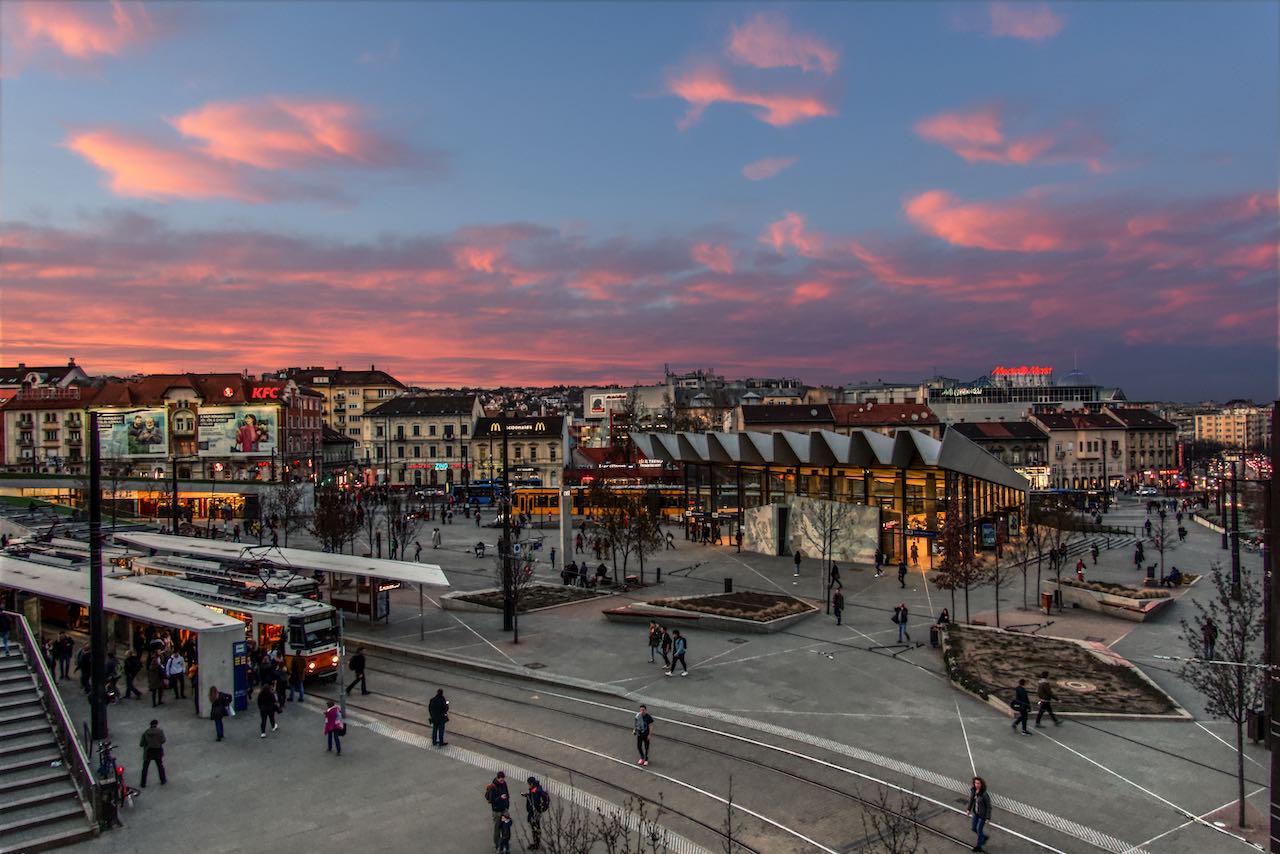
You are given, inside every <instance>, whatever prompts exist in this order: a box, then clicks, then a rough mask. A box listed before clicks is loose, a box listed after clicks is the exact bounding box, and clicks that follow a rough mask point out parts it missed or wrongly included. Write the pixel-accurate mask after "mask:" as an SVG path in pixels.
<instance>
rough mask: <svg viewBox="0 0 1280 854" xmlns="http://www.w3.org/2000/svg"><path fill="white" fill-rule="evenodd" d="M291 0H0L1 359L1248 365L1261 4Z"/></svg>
mask: <svg viewBox="0 0 1280 854" xmlns="http://www.w3.org/2000/svg"><path fill="white" fill-rule="evenodd" d="M299 9H300V7H299V6H298V5H296V4H272V3H262V4H217V3H207V4H164V3H138V2H123V0H122V2H115V3H106V2H103V3H83V4H67V3H54V4H48V3H23V2H19V3H7V4H5V5H4V6H3V8H2V9H0V15H3V24H4V26H3V31H4V45H3V47H4V53H3V57H2V59H0V62H2V65H0V76H2V77H3V79H4V82H5V95H6V97H5V99H4V102H3V104H2V105H0V134H2V136H0V138H2V140H3V143H4V144H3V146H2V147H0V168H2V170H3V173H4V175H5V179H6V180H5V182H4V192H3V202H4V206H3V208H4V209H3V216H4V219H3V224H2V225H0V247H2V250H3V251H2V253H0V275H3V279H4V282H5V288H4V294H3V304H2V308H3V316H2V318H0V324H2V325H0V351H2V353H0V360H2V361H4V362H7V363H13V362H16V361H19V360H21V361H25V362H26V363H28V364H37V363H39V364H58V363H64V362H65V361H66V359H67V357H69V356H75V357H76V358H77V360H78V361H79V362H81V363H83V364H84V365H86V366H87V367H89V369H90V370H92V371H94V372H95V373H116V372H129V373H132V372H134V371H143V372H159V371H181V370H197V371H202V370H217V369H228V368H229V369H233V370H240V369H247V370H249V371H251V372H253V373H262V372H265V371H270V370H275V369H278V368H281V367H285V366H287V365H302V366H305V365H311V364H324V365H328V366H334V365H338V364H342V365H344V366H346V367H348V368H357V367H360V366H362V365H367V364H370V363H376V364H377V365H378V366H379V367H380V368H384V369H386V370H388V371H389V372H390V373H392V374H393V375H396V376H398V377H400V378H401V379H404V380H406V381H410V382H413V381H419V382H427V383H430V384H433V385H458V384H463V383H465V384H468V385H479V386H497V385H510V384H519V385H546V384H555V383H561V382H563V383H572V384H595V383H606V382H610V381H613V382H620V383H623V384H630V383H632V382H646V381H651V380H652V379H653V378H654V377H655V375H656V374H657V366H660V365H662V364H663V363H671V364H678V365H685V366H702V365H709V366H712V367H714V368H715V369H716V370H717V371H718V372H719V373H723V374H726V375H749V374H764V375H788V376H800V377H802V378H803V379H804V380H805V381H806V382H810V383H814V384H833V383H845V382H850V381H858V380H862V379H874V378H877V377H884V378H886V379H890V378H892V379H895V380H899V379H908V378H924V377H926V376H930V375H932V374H934V373H935V372H942V373H944V374H947V375H950V376H956V377H959V378H967V377H973V376H978V375H981V374H984V373H986V372H987V371H989V370H990V368H991V367H992V366H994V365H997V364H1023V363H1028V364H1052V365H1054V366H1055V367H1056V368H1057V371H1058V374H1059V376H1061V375H1063V374H1065V373H1067V372H1068V371H1069V370H1070V369H1071V368H1072V367H1073V366H1075V365H1078V366H1079V367H1080V368H1081V369H1083V370H1085V371H1087V372H1089V373H1090V374H1092V375H1093V377H1094V379H1095V381H1097V382H1099V383H1101V384H1104V385H1112V386H1119V387H1121V388H1123V389H1125V390H1126V392H1128V393H1129V394H1130V396H1131V397H1132V396H1135V395H1136V396H1137V397H1139V398H1141V399H1171V400H1190V399H1203V398H1218V399H1227V398H1231V397H1249V398H1254V399H1258V400H1268V399H1271V398H1273V397H1274V396H1275V395H1276V355H1277V348H1276V330H1277V322H1278V319H1277V311H1276V284H1277V281H1276V279H1277V260H1276V239H1277V235H1278V233H1280V232H1278V230H1277V194H1276V187H1277V165H1276V161H1275V156H1274V155H1275V151H1276V150H1277V145H1278V144H1280V133H1278V132H1277V116H1276V111H1275V109H1274V104H1275V103H1276V101H1277V97H1280V85H1278V84H1277V77H1276V74H1275V71H1276V67H1277V64H1278V63H1280V55H1278V53H1277V46H1276V43H1275V40H1274V38H1273V34H1274V32H1275V31H1276V27H1277V24H1278V23H1280V19H1278V12H1277V8H1276V7H1275V6H1274V5H1273V4H1252V3H1222V4H1213V5H1210V4H1205V5H1189V4H1165V5H1155V4H1110V5H1108V6H1106V7H1103V6H1095V5H1084V4H1035V3H1032V4H1007V3H985V4H978V3H975V4H909V5H903V6H883V5H871V4H860V5H835V4H824V5H806V4H794V5H787V6H785V7H781V6H764V5H749V6H747V5H728V4H687V5H679V6H674V5H673V6H667V5H660V6H654V5H639V4H635V5H622V4H608V5H600V6H591V5H583V4H569V5H564V6H556V5H546V6H534V5H528V4H512V5H508V4H498V3H493V4H481V5H469V6H463V5H445V4H414V3H396V4H359V5H356V4H333V5H324V6H313V7H308V12H307V14H306V15H305V16H304V15H302V14H300V12H299Z"/></svg>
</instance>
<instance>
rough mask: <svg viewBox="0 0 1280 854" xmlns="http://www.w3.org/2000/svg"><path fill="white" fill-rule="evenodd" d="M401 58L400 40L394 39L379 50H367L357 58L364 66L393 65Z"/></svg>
mask: <svg viewBox="0 0 1280 854" xmlns="http://www.w3.org/2000/svg"><path fill="white" fill-rule="evenodd" d="M399 58H400V39H399V38H393V39H391V40H390V41H389V42H387V43H386V45H385V46H384V47H382V48H380V49H377V50H366V51H364V52H362V53H361V54H360V56H359V57H357V61H358V62H360V63H361V64H362V65H382V66H387V65H392V64H394V63H395V61H396V60H397V59H399Z"/></svg>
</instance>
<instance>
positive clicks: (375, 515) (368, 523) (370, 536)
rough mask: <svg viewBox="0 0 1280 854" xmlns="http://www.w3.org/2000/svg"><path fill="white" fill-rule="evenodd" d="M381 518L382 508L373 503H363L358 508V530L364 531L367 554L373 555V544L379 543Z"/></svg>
mask: <svg viewBox="0 0 1280 854" xmlns="http://www.w3.org/2000/svg"><path fill="white" fill-rule="evenodd" d="M381 516H382V507H381V505H379V504H378V503H377V502H375V501H365V502H364V504H362V505H361V506H360V515H359V519H360V528H361V530H363V531H364V536H365V539H366V540H367V541H368V543H369V554H370V555H372V554H373V553H374V548H373V547H374V543H377V542H381V541H380V540H379V539H378V531H379V530H380V528H379V525H378V523H379V521H380V520H381Z"/></svg>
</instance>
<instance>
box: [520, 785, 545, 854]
mask: <svg viewBox="0 0 1280 854" xmlns="http://www.w3.org/2000/svg"><path fill="white" fill-rule="evenodd" d="M527 782H528V784H529V791H527V792H525V793H524V799H525V800H524V809H525V812H526V813H527V816H528V819H529V837H530V839H529V846H528V850H529V851H537V850H538V849H539V848H541V847H542V814H543V813H544V812H546V811H547V810H549V809H551V796H550V795H548V794H547V791H546V789H544V788H542V784H541V783H539V782H538V778H537V777H530V778H529V779H528V781H527Z"/></svg>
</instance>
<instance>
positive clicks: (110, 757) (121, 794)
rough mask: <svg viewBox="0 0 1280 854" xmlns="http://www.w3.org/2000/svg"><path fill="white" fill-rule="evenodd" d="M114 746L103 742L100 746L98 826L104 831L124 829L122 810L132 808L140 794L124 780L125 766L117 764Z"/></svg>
mask: <svg viewBox="0 0 1280 854" xmlns="http://www.w3.org/2000/svg"><path fill="white" fill-rule="evenodd" d="M112 747H113V745H112V744H111V742H109V741H103V742H102V743H101V744H100V745H98V799H99V805H100V813H99V817H98V824H99V826H100V827H101V828H102V829H103V830H110V829H111V828H113V827H124V822H123V821H121V820H120V808H121V807H125V806H132V805H133V799H134V798H136V797H137V796H138V794H139V792H138V790H137V789H135V788H133V787H132V786H130V785H129V784H128V783H126V782H125V779H124V766H122V765H121V764H120V763H118V762H116V757H115V754H113V753H112V752H111V748H112Z"/></svg>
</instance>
